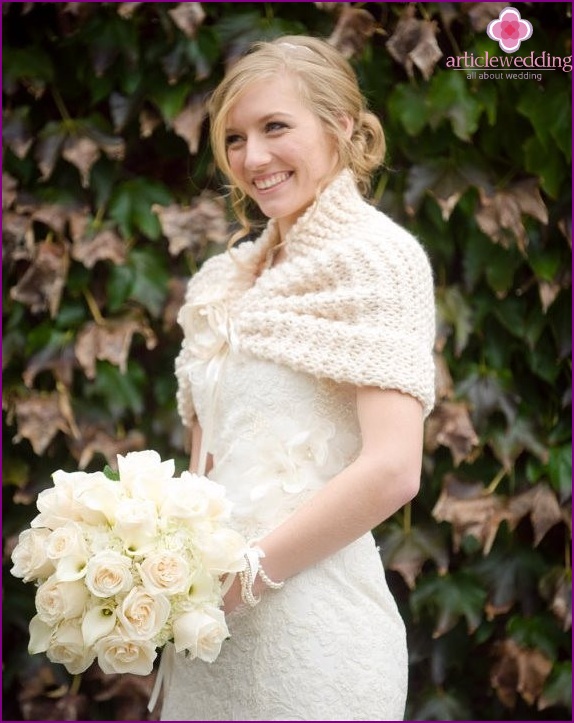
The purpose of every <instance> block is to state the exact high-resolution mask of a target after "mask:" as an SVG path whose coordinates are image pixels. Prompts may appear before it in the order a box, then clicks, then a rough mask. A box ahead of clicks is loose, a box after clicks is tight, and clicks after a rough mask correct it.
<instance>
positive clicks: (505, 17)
mask: <svg viewBox="0 0 574 723" xmlns="http://www.w3.org/2000/svg"><path fill="white" fill-rule="evenodd" d="M486 33H487V35H488V37H489V38H491V39H492V40H498V44H499V45H500V47H501V49H502V50H504V51H505V52H506V53H514V51H515V50H518V48H519V47H520V43H521V42H522V41H523V40H527V39H528V38H529V37H530V36H531V35H532V24H531V23H529V22H528V20H523V19H522V18H521V17H520V13H519V12H518V10H515V9H514V8H504V10H502V11H501V12H500V15H499V16H498V19H497V20H492V21H491V22H490V23H488V27H487V28H486Z"/></svg>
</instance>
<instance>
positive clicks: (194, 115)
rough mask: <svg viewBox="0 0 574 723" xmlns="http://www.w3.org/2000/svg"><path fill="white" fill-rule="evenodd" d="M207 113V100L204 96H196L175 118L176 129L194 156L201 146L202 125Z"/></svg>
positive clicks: (174, 127) (174, 125)
mask: <svg viewBox="0 0 574 723" xmlns="http://www.w3.org/2000/svg"><path fill="white" fill-rule="evenodd" d="M205 113H206V110H205V101H204V100H203V99H202V98H199V97H195V98H192V99H191V101H190V102H189V103H188V104H187V105H186V106H185V108H184V109H183V110H182V111H181V113H178V115H177V116H176V117H175V118H174V119H173V123H172V124H173V129H174V131H175V132H176V133H177V135H178V136H181V138H183V139H184V140H185V141H186V143H187V146H188V148H189V152H190V153H191V155H192V156H193V155H195V154H196V153H197V150H198V148H199V140H200V137H201V126H202V123H203V119H204V118H205Z"/></svg>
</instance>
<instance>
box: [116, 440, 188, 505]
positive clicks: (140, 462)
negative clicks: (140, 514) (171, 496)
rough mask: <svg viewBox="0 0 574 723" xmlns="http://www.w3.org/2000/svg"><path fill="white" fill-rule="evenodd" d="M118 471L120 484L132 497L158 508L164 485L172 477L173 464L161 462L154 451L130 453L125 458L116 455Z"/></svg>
mask: <svg viewBox="0 0 574 723" xmlns="http://www.w3.org/2000/svg"><path fill="white" fill-rule="evenodd" d="M118 471H119V473H120V479H121V481H122V484H123V485H124V486H125V487H126V489H127V490H129V492H130V494H131V495H132V496H133V497H143V498H146V499H149V500H152V501H153V502H154V503H156V504H157V505H158V506H159V504H160V503H161V501H162V499H163V497H164V494H165V487H166V484H167V482H168V480H170V479H171V478H172V477H173V475H174V472H175V462H174V461H173V459H168V460H166V461H165V462H162V461H161V457H160V456H159V454H158V453H157V452H155V451H154V450H145V451H143V452H130V453H129V454H126V456H125V457H122V455H121V454H118Z"/></svg>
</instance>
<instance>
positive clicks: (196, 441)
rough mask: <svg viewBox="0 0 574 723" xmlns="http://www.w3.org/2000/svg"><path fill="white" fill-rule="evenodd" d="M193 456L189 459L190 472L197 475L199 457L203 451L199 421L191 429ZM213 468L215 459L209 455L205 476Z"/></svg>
mask: <svg viewBox="0 0 574 723" xmlns="http://www.w3.org/2000/svg"><path fill="white" fill-rule="evenodd" d="M190 434H191V456H190V458H189V471H190V472H194V473H197V470H198V468H199V455H200V450H201V438H202V435H203V432H202V430H201V426H200V424H199V422H198V421H197V419H196V420H195V421H194V423H193V425H192V427H191V431H190ZM212 467H213V457H212V456H211V455H210V454H208V455H207V460H206V462H205V472H204V474H207V472H209V470H210V469H211V468H212Z"/></svg>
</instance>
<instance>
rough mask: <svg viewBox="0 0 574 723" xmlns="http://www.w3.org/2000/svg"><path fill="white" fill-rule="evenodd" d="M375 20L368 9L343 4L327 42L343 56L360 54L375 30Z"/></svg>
mask: <svg viewBox="0 0 574 723" xmlns="http://www.w3.org/2000/svg"><path fill="white" fill-rule="evenodd" d="M375 27H376V21H375V18H374V17H373V16H372V15H371V13H370V12H368V10H364V9H362V8H355V7H351V6H349V5H347V4H343V8H342V10H341V12H340V14H339V18H338V20H337V24H336V25H335V28H334V30H333V32H332V33H331V36H330V37H329V39H328V42H329V43H330V44H331V45H334V46H335V47H336V48H337V50H339V52H340V53H341V54H342V55H344V56H345V58H352V57H354V56H355V55H360V54H361V53H362V52H363V48H364V47H365V44H366V43H367V41H368V39H369V38H370V37H371V36H372V35H373V33H374V32H375Z"/></svg>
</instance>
